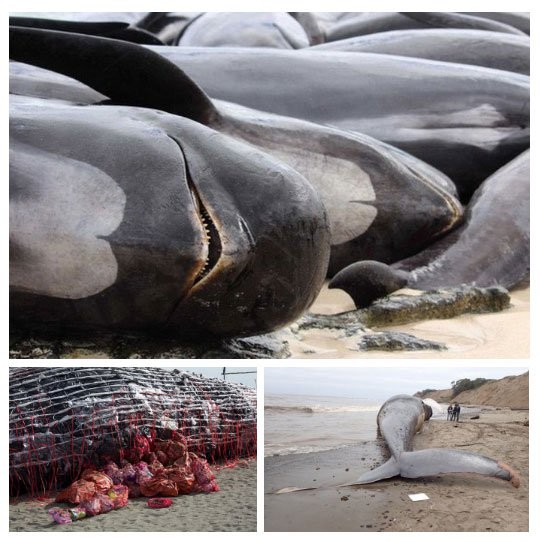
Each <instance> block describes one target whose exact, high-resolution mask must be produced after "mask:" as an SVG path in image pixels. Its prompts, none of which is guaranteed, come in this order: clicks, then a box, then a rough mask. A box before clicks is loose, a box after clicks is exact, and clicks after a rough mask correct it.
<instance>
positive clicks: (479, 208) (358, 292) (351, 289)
mask: <svg viewBox="0 0 540 542" xmlns="http://www.w3.org/2000/svg"><path fill="white" fill-rule="evenodd" d="M529 207H530V151H525V152H524V153H522V154H520V155H519V156H518V157H517V158H514V160H512V161H511V162H510V163H508V164H507V165H506V166H504V167H502V168H501V169H499V170H498V171H496V172H495V173H494V174H493V175H491V176H490V177H489V178H488V179H486V180H485V181H484V183H483V184H482V185H481V187H480V188H479V189H478V190H477V191H476V193H475V195H474V197H473V199H472V200H471V202H470V203H469V206H468V208H467V210H466V212H465V218H464V222H463V224H462V225H461V226H460V227H458V228H456V229H455V230H454V231H452V232H451V233H449V234H448V235H447V236H445V237H443V238H442V239H439V240H438V241H436V242H435V243H433V244H432V245H430V246H429V247H427V248H426V249H425V250H423V251H421V252H419V253H418V254H416V255H414V256H411V257H410V258H406V259H405V260H401V261H399V262H397V263H395V264H393V265H392V266H388V265H386V264H383V263H381V262H376V261H360V262H355V263H353V264H351V265H349V266H347V267H346V268H344V269H342V270H341V271H340V272H339V273H337V274H336V275H335V276H334V277H333V278H332V280H331V281H330V284H329V288H340V289H342V290H344V291H345V292H347V293H348V294H349V295H350V296H351V297H352V298H353V300H354V301H355V304H356V306H357V308H361V307H365V306H367V305H369V304H370V303H371V302H372V301H373V300H374V299H376V298H377V297H382V296H384V295H387V294H389V293H391V292H393V291H395V290H397V289H398V288H402V287H404V286H408V287H410V288H417V289H420V290H430V289H435V288H447V287H452V286H460V285H462V284H473V285H475V286H479V287H484V288H485V287H489V286H502V287H504V288H508V289H510V288H513V287H515V286H517V285H519V284H520V283H522V282H524V281H526V280H528V278H529V274H530V216H529V215H530V209H529Z"/></svg>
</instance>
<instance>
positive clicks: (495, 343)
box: [290, 285, 530, 359]
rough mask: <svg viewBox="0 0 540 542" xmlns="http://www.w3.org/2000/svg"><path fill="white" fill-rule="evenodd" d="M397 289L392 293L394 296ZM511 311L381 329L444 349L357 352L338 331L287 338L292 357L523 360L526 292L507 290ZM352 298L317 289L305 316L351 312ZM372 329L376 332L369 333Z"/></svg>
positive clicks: (526, 342)
mask: <svg viewBox="0 0 540 542" xmlns="http://www.w3.org/2000/svg"><path fill="white" fill-rule="evenodd" d="M400 292H402V290H399V291H398V292H396V293H400ZM510 293H511V307H510V308H509V309H507V310H504V311H502V312H498V313H491V314H465V315H462V316H458V317H457V318H452V319H448V320H425V321H422V322H415V323H412V324H408V325H402V326H392V327H385V328H381V329H385V330H391V331H400V332H402V333H409V334H412V335H415V336H416V337H419V338H421V339H426V340H430V341H436V342H441V343H444V344H445V345H446V346H447V347H448V349H447V350H444V351H435V350H423V351H414V352H385V351H376V350H372V351H369V352H359V351H358V347H357V346H356V343H357V342H358V338H357V337H355V336H352V337H346V336H344V334H343V332H342V331H341V330H330V329H326V330H320V329H314V330H309V331H305V332H302V340H293V339H291V340H290V349H291V354H292V357H293V358H326V359H328V358H379V357H380V358H396V357H399V358H415V359H418V358H431V359H432V358H437V359H439V358H463V357H466V358H480V359H481V358H489V359H492V358H499V359H501V358H504V359H508V358H513V359H520V358H528V357H529V355H530V354H529V341H530V327H529V320H530V289H529V288H528V287H526V288H521V289H516V290H513V291H512V292H510ZM354 308H355V307H354V303H353V301H352V299H351V298H350V297H349V296H348V295H347V294H346V293H345V292H343V291H341V290H329V289H328V288H327V286H326V285H325V287H324V288H323V290H322V291H321V293H320V294H319V297H318V298H317V300H316V301H315V304H314V305H313V306H312V307H311V308H310V312H312V313H319V314H336V313H339V312H344V311H349V310H354ZM375 331H377V330H375Z"/></svg>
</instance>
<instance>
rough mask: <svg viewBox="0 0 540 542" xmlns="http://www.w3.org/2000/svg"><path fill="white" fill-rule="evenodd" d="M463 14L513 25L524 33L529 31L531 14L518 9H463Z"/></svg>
mask: <svg viewBox="0 0 540 542" xmlns="http://www.w3.org/2000/svg"><path fill="white" fill-rule="evenodd" d="M463 13H464V14H465V15H472V16H474V17H479V18H482V19H491V20H493V21H499V22H501V23H504V24H507V25H510V26H513V27H514V28H517V29H518V30H521V31H522V32H523V33H525V34H530V33H531V16H530V13H528V12H524V11H522V12H519V11H464V12H463Z"/></svg>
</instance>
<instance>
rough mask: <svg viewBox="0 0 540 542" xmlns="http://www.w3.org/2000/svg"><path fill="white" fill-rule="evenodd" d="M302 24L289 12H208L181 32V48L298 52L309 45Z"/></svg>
mask: <svg viewBox="0 0 540 542" xmlns="http://www.w3.org/2000/svg"><path fill="white" fill-rule="evenodd" d="M309 43H310V41H309V38H308V36H307V34H306V32H305V31H304V29H303V28H302V26H301V24H300V23H299V22H298V21H296V20H295V19H294V18H293V17H292V16H291V15H289V14H288V13H280V12H249V13H242V12H234V13H231V12H229V13H227V12H210V13H204V14H202V15H201V16H200V17H198V18H197V19H196V20H194V21H193V22H192V23H191V24H189V26H188V27H187V28H186V29H185V30H184V32H183V34H182V36H181V37H180V40H179V45H181V46H191V47H193V46H198V47H200V46H202V47H272V48H279V49H300V48H302V47H308V46H309Z"/></svg>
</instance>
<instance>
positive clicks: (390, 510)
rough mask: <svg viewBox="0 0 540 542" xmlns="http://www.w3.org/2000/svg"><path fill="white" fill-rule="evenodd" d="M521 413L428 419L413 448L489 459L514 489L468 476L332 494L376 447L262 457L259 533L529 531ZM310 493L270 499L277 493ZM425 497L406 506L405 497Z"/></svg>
mask: <svg viewBox="0 0 540 542" xmlns="http://www.w3.org/2000/svg"><path fill="white" fill-rule="evenodd" d="M526 420H528V411H523V410H520V411H514V410H510V409H501V410H493V411H492V410H488V409H486V410H482V411H481V412H480V419H478V420H471V419H469V418H467V417H462V419H461V420H460V422H459V423H455V422H448V421H446V420H431V421H430V422H429V423H427V424H425V426H424V429H423V430H422V431H421V432H420V433H419V434H417V435H416V436H415V439H414V449H415V450H418V449H425V448H435V447H448V448H458V449H464V450H468V451H473V452H477V453H481V454H484V455H489V456H491V457H493V458H496V459H498V460H501V461H504V462H506V463H508V464H510V465H511V466H512V467H513V468H514V469H516V470H517V471H518V472H519V475H520V479H521V486H520V487H519V488H518V489H515V488H513V487H512V486H511V485H510V484H509V483H507V482H504V481H502V480H498V479H495V478H488V477H483V476H479V475H470V474H445V475H436V476H430V477H423V478H418V479H414V480H412V479H403V478H392V479H388V480H383V481H380V482H376V483H373V484H369V485H365V486H351V487H338V486H339V484H344V483H350V482H352V481H354V480H355V479H356V478H358V476H359V475H360V474H361V473H363V472H365V471H366V470H370V469H371V468H373V467H375V466H378V465H380V464H381V463H382V462H383V461H384V460H385V459H386V457H387V454H388V452H387V451H386V447H385V445H384V443H382V442H381V441H374V442H363V443H359V444H358V445H353V446H350V447H347V448H346V449H345V448H340V449H334V450H329V451H325V452H312V453H307V454H292V455H286V456H270V457H266V458H265V531H456V530H458V531H528V528H529V514H528V499H529V495H528V492H529V481H528V476H529V475H528V470H529V457H528V444H529V438H528V436H529V433H528V426H526V425H524V422H525V421H526ZM295 486H296V487H316V488H317V489H311V490H307V491H299V492H294V493H287V494H275V492H276V491H277V490H279V489H282V488H284V487H295ZM413 493H426V494H427V495H428V497H429V500H426V501H418V502H412V501H411V500H410V499H409V497H408V495H409V494H413Z"/></svg>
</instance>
